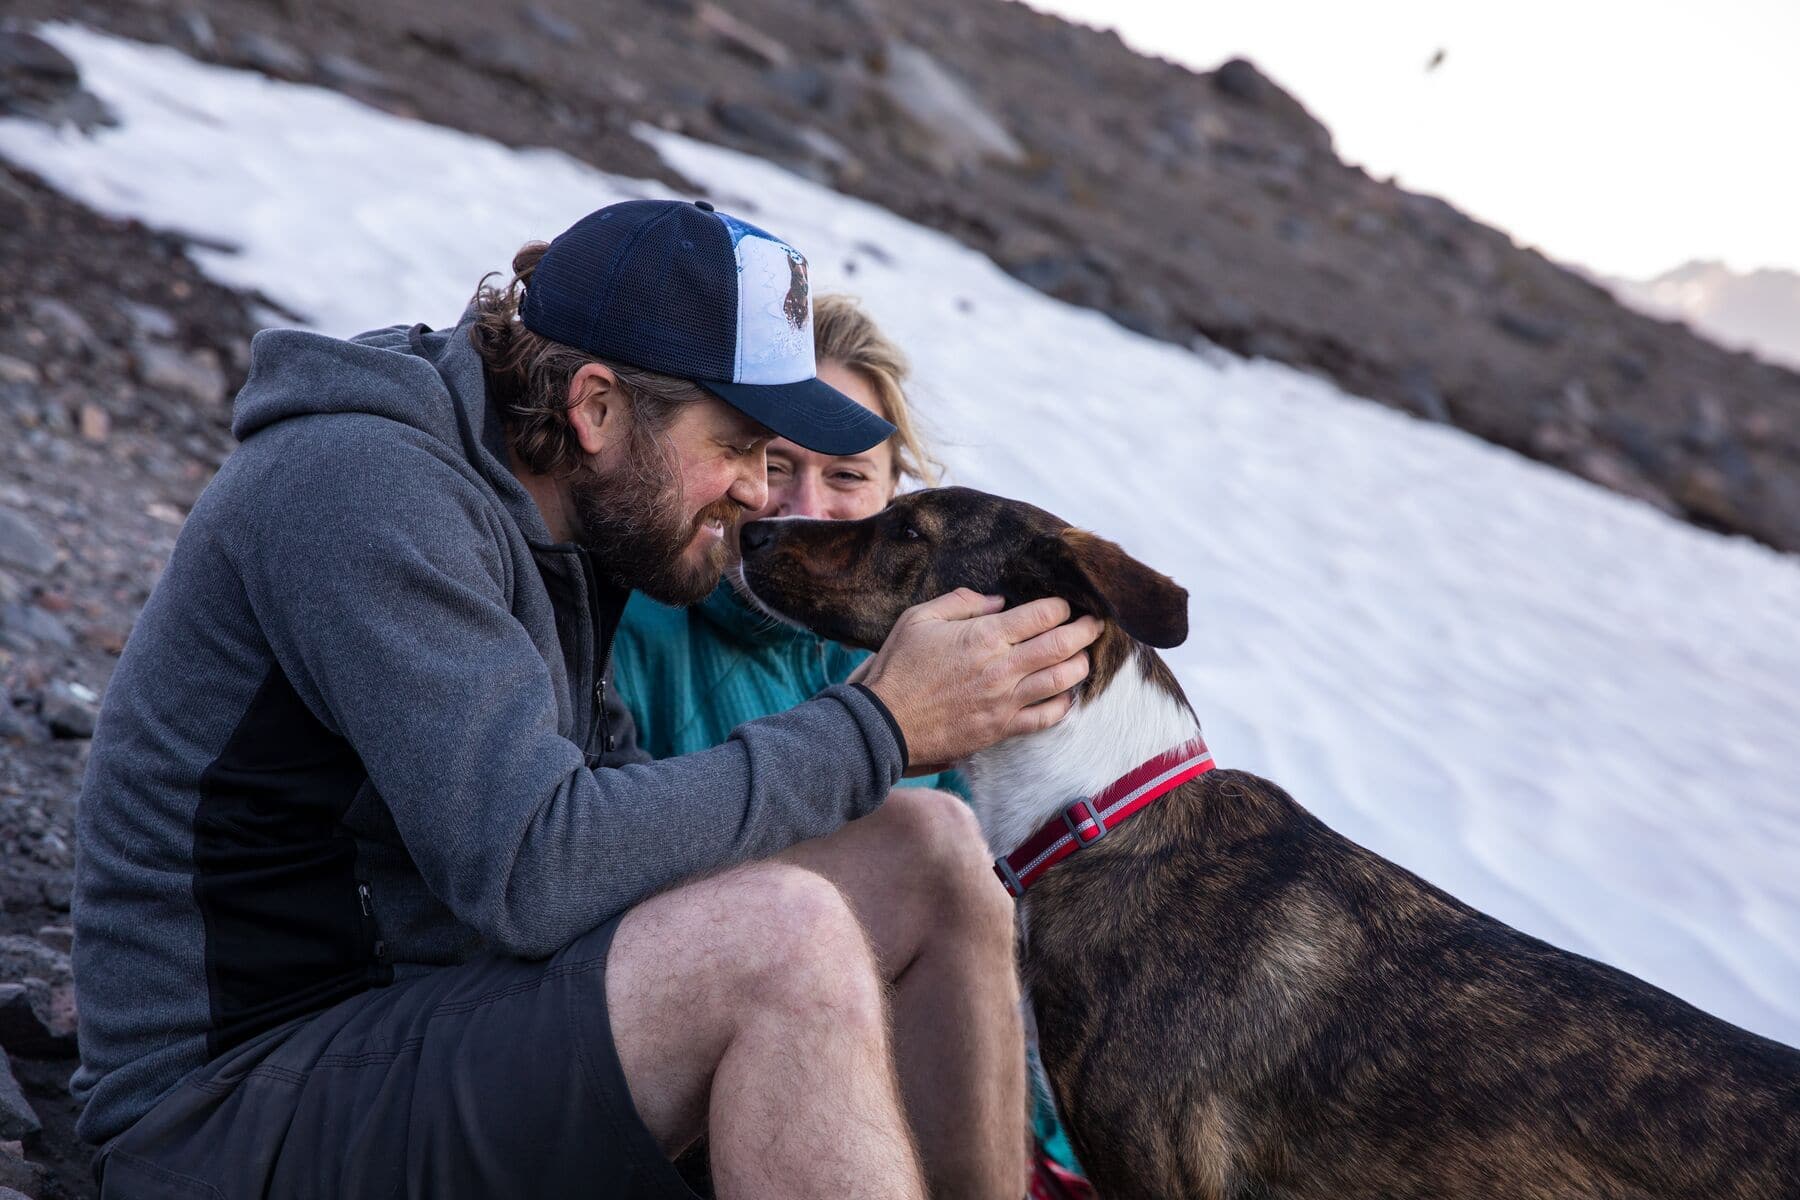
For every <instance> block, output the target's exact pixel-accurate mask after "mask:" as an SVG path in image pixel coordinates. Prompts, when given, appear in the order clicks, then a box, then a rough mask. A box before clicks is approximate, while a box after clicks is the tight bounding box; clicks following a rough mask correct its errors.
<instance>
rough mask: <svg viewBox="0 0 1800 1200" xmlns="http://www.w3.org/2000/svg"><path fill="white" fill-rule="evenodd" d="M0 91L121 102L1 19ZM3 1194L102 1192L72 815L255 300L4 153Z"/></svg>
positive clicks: (219, 434)
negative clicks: (75, 970) (81, 1091)
mask: <svg viewBox="0 0 1800 1200" xmlns="http://www.w3.org/2000/svg"><path fill="white" fill-rule="evenodd" d="M0 68H3V69H0V105H4V107H5V108H6V109H7V110H8V111H10V112H12V113H27V114H29V115H32V116H34V117H36V118H39V119H45V120H52V121H57V122H68V123H74V124H77V125H83V124H93V123H95V122H99V121H103V120H104V119H105V114H104V112H103V111H102V110H101V109H100V107H99V106H98V104H97V103H96V102H95V101H94V100H93V98H92V97H91V96H89V95H87V94H86V93H85V92H83V91H82V90H81V88H80V86H79V81H78V79H77V78H76V76H75V73H74V69H73V67H72V65H70V64H69V63H68V61H67V60H66V59H64V58H62V56H61V55H59V54H57V52H56V51H55V50H54V49H53V48H51V47H49V46H47V45H45V44H43V43H42V42H38V41H36V40H35V39H29V38H25V37H21V36H19V35H9V34H4V33H0ZM0 278H4V279H5V280H6V281H7V286H6V287H5V288H0V1050H3V1051H4V1053H3V1054H0V1200H10V1198H15V1197H18V1196H21V1195H22V1196H27V1197H34V1198H36V1200H59V1198H62V1197H80V1196H91V1195H93V1194H94V1189H93V1183H92V1179H91V1177H90V1175H89V1173H88V1165H87V1164H88V1154H89V1152H88V1150H87V1148H86V1147H84V1146H82V1145H81V1144H80V1142H79V1141H78V1139H76V1137H75V1135H74V1119H75V1115H76V1114H75V1107H74V1103H73V1101H72V1100H71V1099H70V1097H69V1095H68V1089H67V1084H68V1079H69V1075H70V1073H71V1072H72V1071H73V1070H74V1066H75V1053H76V1045H75V993H74V988H73V983H72V979H71V974H70V967H69V957H68V956H69V951H70V949H71V945H72V935H71V932H70V924H69V901H70V891H71V886H72V872H73V867H74V845H75V833H74V815H75V809H76V804H77V797H78V792H79V789H80V784H81V772H82V769H83V766H84V764H85V762H86V757H87V747H88V740H87V739H88V738H89V737H91V736H92V734H93V732H94V720H95V716H96V712H97V707H98V698H99V695H100V693H101V692H102V691H103V690H104V689H105V686H106V681H107V679H108V677H109V676H110V674H111V672H112V667H113V664H114V663H115V662H116V661H117V658H118V655H119V652H120V651H121V650H122V649H123V647H124V644H125V638H126V636H127V634H128V633H129V632H130V630H131V626H132V623H133V622H134V621H135V620H136V617H137V614H138V611H139V610H140V609H141V608H142V606H143V603H144V600H145V598H146V597H147V596H148V595H149V592H150V589H151V587H152V586H154V584H155V582H156V578H157V575H158V574H159V573H160V571H161V569H162V566H163V563H164V562H165V561H166V560H167V557H168V554H169V551H170V550H171V549H172V548H173V546H174V541H175V535H176V533H177V531H178V530H179V528H180V525H181V521H182V519H183V517H184V516H185V514H186V512H187V509H188V507H189V506H190V505H191V504H192V503H193V501H194V498H195V497H196V495H197V494H198V492H199V489H200V488H201V487H202V486H203V485H204V483H205V481H206V480H207V479H209V478H210V477H211V475H212V472H213V471H214V470H215V469H216V467H217V465H218V463H219V462H220V461H221V460H222V459H223V457H224V455H225V454H226V453H227V451H228V449H229V446H230V441H231V439H230V435H229V433H228V431H227V425H228V417H229V399H228V397H229V395H230V394H231V393H232V392H233V391H235V390H236V388H237V386H238V385H239V384H240V383H241V382H242V379H243V373H244V370H245V368H246V366H247V355H248V351H249V337H250V334H251V333H252V332H253V331H254V329H255V328H256V325H257V321H256V320H255V319H254V317H253V315H252V314H253V312H254V311H255V308H256V306H257V305H258V304H259V303H260V302H259V301H258V300H257V298H255V297H248V296H239V295H237V294H235V293H232V292H230V291H227V290H225V289H223V288H220V287H218V286H216V285H214V284H212V283H210V282H209V281H207V280H206V279H205V278H204V277H202V276H201V275H200V273H199V271H198V270H197V269H196V268H195V267H194V265H193V263H192V261H191V260H190V259H189V257H188V254H187V248H186V246H185V244H184V243H182V242H181V241H180V240H178V239H175V238H171V237H168V236H166V235H164V234H160V233H158V232H155V231H153V230H149V229H146V228H144V227H143V226H141V225H138V224H136V223H134V222H121V221H114V220H110V219H107V218H104V217H101V216H98V215H96V214H94V213H92V212H90V211H88V210H87V209H84V208H82V207H81V206H80V205H77V204H75V203H73V202H72V201H70V200H68V199H67V198H65V197H63V196H61V195H60V194H59V193H57V192H55V191H54V190H52V189H50V188H48V187H46V186H44V185H43V184H42V182H41V181H39V180H37V179H36V178H34V177H32V176H30V175H28V174H24V173H22V172H19V171H17V170H15V169H12V168H10V167H8V166H7V165H6V164H4V163H0Z"/></svg>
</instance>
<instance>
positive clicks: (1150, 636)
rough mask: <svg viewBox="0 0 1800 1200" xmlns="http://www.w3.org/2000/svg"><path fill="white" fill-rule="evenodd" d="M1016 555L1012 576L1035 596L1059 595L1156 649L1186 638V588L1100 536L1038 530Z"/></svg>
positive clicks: (1177, 643) (1082, 532)
mask: <svg viewBox="0 0 1800 1200" xmlns="http://www.w3.org/2000/svg"><path fill="white" fill-rule="evenodd" d="M1020 559H1021V560H1022V562H1021V563H1020V568H1021V569H1020V570H1019V571H1017V572H1015V573H1014V574H1015V575H1016V576H1017V577H1020V582H1024V578H1023V577H1025V576H1029V577H1030V581H1031V583H1032V584H1034V585H1035V586H1034V587H1033V588H1032V590H1034V591H1036V592H1037V593H1038V594H1039V595H1050V596H1061V597H1062V598H1063V599H1065V600H1067V601H1068V602H1069V603H1070V605H1071V606H1072V607H1074V608H1075V609H1076V610H1077V611H1086V612H1091V613H1093V614H1094V615H1095V616H1098V617H1103V618H1105V619H1107V620H1111V621H1117V622H1118V623H1119V627H1120V628H1121V629H1123V630H1124V631H1125V632H1126V633H1128V634H1130V635H1131V636H1132V637H1134V638H1136V639H1137V640H1138V641H1140V642H1145V643H1148V644H1149V645H1152V646H1156V647H1158V648H1160V649H1164V650H1166V649H1168V648H1169V647H1171V646H1179V645H1181V643H1183V642H1185V641H1187V634H1188V619H1187V595H1188V594H1187V589H1186V588H1184V587H1182V586H1181V585H1180V584H1178V583H1176V582H1175V581H1174V580H1173V579H1170V578H1169V577H1168V576H1167V575H1164V574H1161V573H1160V572H1157V571H1152V570H1151V569H1150V568H1149V567H1146V566H1145V565H1144V564H1143V563H1141V562H1139V561H1138V560H1137V559H1135V558H1133V557H1131V556H1130V555H1129V554H1127V553H1125V552H1124V551H1123V550H1121V549H1119V548H1118V547H1117V546H1116V545H1114V544H1113V543H1111V542H1109V541H1107V540H1106V539H1105V538H1103V537H1098V536H1096V535H1094V534H1091V533H1088V532H1087V531H1086V530H1082V529H1073V528H1070V529H1064V530H1062V531H1061V532H1058V533H1043V534H1039V535H1038V536H1037V537H1035V538H1033V539H1032V540H1031V542H1030V543H1029V544H1028V545H1027V546H1026V547H1025V549H1024V550H1023V551H1022V552H1021V555H1020Z"/></svg>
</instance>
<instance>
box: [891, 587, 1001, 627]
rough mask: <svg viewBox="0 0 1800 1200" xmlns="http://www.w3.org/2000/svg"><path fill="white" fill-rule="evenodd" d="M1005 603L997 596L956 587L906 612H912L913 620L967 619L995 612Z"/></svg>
mask: <svg viewBox="0 0 1800 1200" xmlns="http://www.w3.org/2000/svg"><path fill="white" fill-rule="evenodd" d="M1005 604H1006V601H1004V600H1002V599H1001V598H1000V597H998V596H984V595H982V594H981V593H980V592H977V591H975V590H974V589H972V588H957V589H956V590H955V591H954V592H945V593H944V594H943V595H942V596H938V597H937V598H936V599H932V600H927V601H926V602H925V603H923V604H915V605H914V606H913V607H912V608H911V609H909V610H908V612H909V613H911V614H914V619H915V620H917V619H919V618H929V619H931V620H935V621H967V620H968V619H969V618H971V617H985V616H987V615H989V614H990V613H997V612H999V611H1000V609H1001V608H1002V607H1003V606H1004V605H1005Z"/></svg>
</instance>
